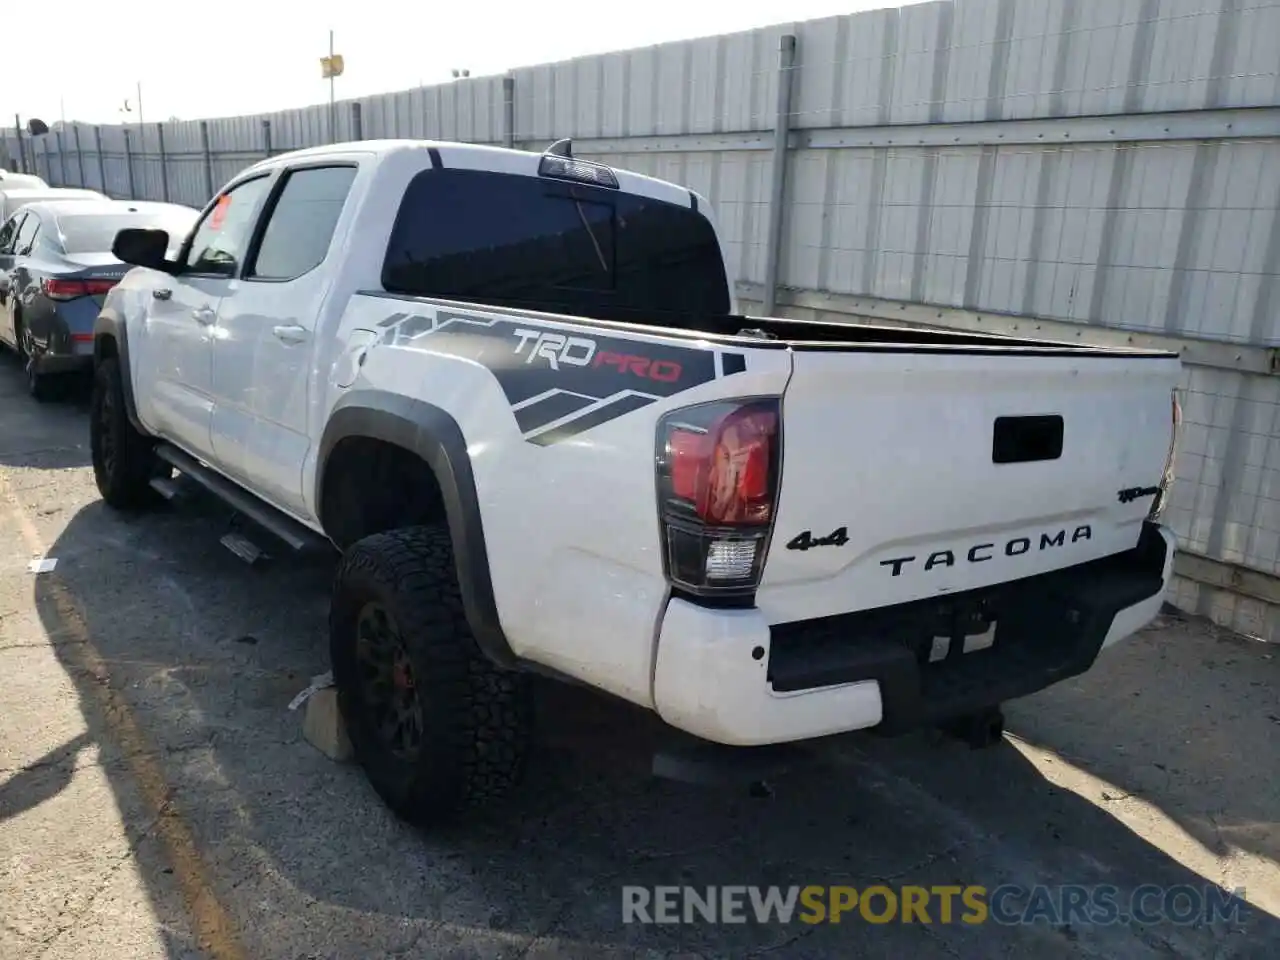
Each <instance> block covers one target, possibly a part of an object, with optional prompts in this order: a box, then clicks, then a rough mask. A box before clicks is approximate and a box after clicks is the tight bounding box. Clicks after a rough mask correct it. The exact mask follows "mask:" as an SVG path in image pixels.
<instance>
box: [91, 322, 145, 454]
mask: <svg viewBox="0 0 1280 960" xmlns="http://www.w3.org/2000/svg"><path fill="white" fill-rule="evenodd" d="M107 339H111V340H114V341H115V343H116V356H117V357H118V358H119V360H120V375H121V376H120V379H121V386H122V388H123V390H124V410H125V413H126V414H127V415H128V417H129V422H130V423H131V424H133V429H135V430H137V431H138V432H139V433H142V434H145V433H146V432H147V431H146V430H145V429H144V428H143V426H142V421H141V420H139V419H138V405H137V402H136V401H135V400H134V396H133V376H132V375H131V374H130V373H129V328H128V327H127V326H126V325H125V322H124V317H122V316H120V314H119V313H117V312H116V311H115V310H113V309H112V308H111V307H105V308H104V309H103V310H102V312H101V313H99V314H98V316H97V319H95V320H94V321H93V365H94V366H95V367H97V365H98V364H99V363H101V362H102V343H103V341H104V340H107Z"/></svg>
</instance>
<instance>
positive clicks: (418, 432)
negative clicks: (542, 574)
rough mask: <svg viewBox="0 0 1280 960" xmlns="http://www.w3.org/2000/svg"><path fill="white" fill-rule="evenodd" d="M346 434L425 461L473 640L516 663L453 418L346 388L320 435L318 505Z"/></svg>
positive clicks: (429, 407) (498, 658) (497, 659)
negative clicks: (332, 458) (434, 486)
mask: <svg viewBox="0 0 1280 960" xmlns="http://www.w3.org/2000/svg"><path fill="white" fill-rule="evenodd" d="M351 437H365V438H369V439H374V440H381V441H383V442H385V443H390V444H394V445H395V446H397V447H401V448H402V449H404V450H408V451H409V452H411V453H414V454H416V455H417V456H418V457H419V458H420V459H422V461H423V462H425V463H426V464H427V466H428V467H430V469H431V472H432V473H433V474H434V475H435V478H436V482H437V483H438V484H439V486H440V494H441V497H442V499H443V500H444V509H445V517H446V519H447V521H448V524H449V536H450V539H451V540H452V541H453V558H454V563H455V565H456V567H457V571H458V585H459V587H460V590H461V593H462V605H463V609H464V610H465V612H466V616H467V622H468V623H469V624H470V625H471V630H472V633H473V634H474V635H475V638H476V643H477V644H478V645H479V647H480V650H481V651H482V652H483V653H484V654H485V656H486V657H488V658H489V660H490V661H492V662H493V663H494V664H496V665H497V666H500V667H505V668H508V669H515V668H517V667H518V666H519V661H518V659H517V657H516V656H515V655H514V654H513V653H512V651H511V646H510V644H509V643H508V642H507V637H506V634H505V633H504V632H503V629H502V624H501V621H500V620H499V619H498V605H497V601H496V600H495V599H494V594H493V579H492V577H491V575H490V572H489V554H488V551H487V550H486V548H485V538H484V524H483V521H482V520H481V517H480V500H479V497H478V495H477V493H476V482H475V475H474V474H473V473H472V470H471V457H470V455H469V454H468V453H467V443H466V439H465V438H464V437H463V435H462V429H461V428H460V427H459V426H458V422H457V421H456V420H454V418H453V417H452V416H450V415H449V414H448V413H446V412H445V411H444V410H442V409H440V408H439V407H437V406H434V405H433V404H430V403H427V402H426V401H423V400H416V399H414V398H412V397H404V396H400V395H398V394H394V393H388V392H386V391H382V390H353V391H350V392H348V393H347V394H345V395H344V396H343V397H342V399H341V400H339V401H338V404H337V406H335V407H334V409H333V412H332V413H331V414H330V416H329V422H328V423H327V424H326V426H325V429H324V433H323V435H322V436H321V439H320V448H319V451H318V453H317V457H316V485H315V501H314V502H315V504H316V509H317V510H323V505H324V475H325V468H326V466H327V464H328V461H329V457H330V455H331V454H332V453H333V451H334V449H335V448H336V447H337V445H338V443H339V442H341V441H342V440H346V439H349V438H351Z"/></svg>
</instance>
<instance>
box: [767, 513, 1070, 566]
mask: <svg viewBox="0 0 1280 960" xmlns="http://www.w3.org/2000/svg"><path fill="white" fill-rule="evenodd" d="M801 536H802V537H803V536H806V534H801ZM799 539H800V537H797V538H796V540H793V541H792V543H795V542H796V541H797V540H799ZM1092 539H1093V528H1092V527H1090V526H1089V525H1088V524H1082V525H1080V526H1078V527H1076V528H1075V529H1074V530H1072V531H1071V542H1072V543H1077V542H1079V541H1081V540H1092ZM1032 542H1033V541H1032V538H1031V537H1014V538H1013V539H1012V540H1007V541H1005V542H1004V543H1002V544H995V543H975V544H974V545H973V546H972V547H970V548H969V549H968V550H967V551H965V552H964V553H963V554H962V555H963V557H964V559H965V561H966V562H968V563H982V562H984V561H986V560H990V559H991V558H992V557H993V556H994V555H995V552H996V551H999V552H1000V553H1003V554H1004V555H1005V556H1006V557H1020V556H1022V555H1023V554H1024V553H1029V552H1030V551H1031V545H1032ZM1039 542H1040V549H1041V550H1048V549H1050V548H1051V547H1061V546H1064V545H1065V544H1066V542H1067V531H1066V530H1059V531H1058V532H1057V533H1055V534H1052V535H1050V534H1048V533H1042V534H1040V540H1039ZM815 545H816V542H815ZM787 546H788V548H790V549H792V550H804V549H808V548H807V547H793V546H791V544H790V543H789V544H787ZM917 559H918V558H917V557H914V556H910V557H893V558H891V559H889V560H881V561H880V566H882V567H889V568H890V569H891V570H892V571H893V574H892V575H893V576H895V577H900V576H902V571H903V569H905V568H906V567H907V565H908V564H911V563H915V561H916V560H917ZM955 565H956V554H955V552H954V551H952V550H935V551H933V552H932V553H930V554H929V555H928V557H927V558H926V559H925V561H924V564H923V567H924V569H925V570H933V569H934V568H935V567H954V566H955Z"/></svg>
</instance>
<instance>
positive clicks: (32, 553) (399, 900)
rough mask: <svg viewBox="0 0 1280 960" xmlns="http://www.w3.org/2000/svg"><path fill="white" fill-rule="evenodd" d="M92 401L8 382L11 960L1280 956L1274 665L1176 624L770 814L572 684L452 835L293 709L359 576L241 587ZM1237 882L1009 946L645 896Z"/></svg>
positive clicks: (1, 838)
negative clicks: (646, 905) (152, 499)
mask: <svg viewBox="0 0 1280 960" xmlns="http://www.w3.org/2000/svg"><path fill="white" fill-rule="evenodd" d="M86 406H87V404H86V399H85V397H84V396H83V394H81V395H77V396H74V397H72V398H71V399H69V400H68V401H66V402H62V403H57V404H52V405H40V404H37V403H35V402H34V401H33V400H31V399H30V398H28V397H27V396H26V395H25V392H24V390H23V382H22V378H21V376H20V373H19V370H18V369H17V366H16V364H15V363H14V361H13V358H12V357H11V356H8V355H4V356H0V570H2V574H0V958H2V960H9V958H23V960H25V958H43V957H47V958H62V957H66V958H76V960H89V958H103V960H152V958H180V957H181V958H187V957H192V958H194V957H207V958H212V960H238V958H251V960H258V958H262V960H275V958H281V960H301V958H325V960H329V958H334V960H336V958H359V960H364V958H374V957H415V958H417V957H421V958H446V957H447V958H452V957H459V958H461V957H476V958H480V957H483V958H489V957H508V958H551V957H570V958H583V960H586V958H591V960H610V958H655V960H656V958H677V957H679V958H697V957H703V958H713V957H714V958H720V957H724V958H738V957H747V956H762V957H769V958H778V960H799V958H810V957H812V958H817V957H850V956H856V957H866V958H878V957H884V958H893V960H899V958H904V957H909V958H912V960H933V958H938V960H942V958H951V960H954V958H965V960H968V958H973V960H993V958H1001V957H1010V958H1022V957H1028V956H1030V957H1036V958H1049V960H1054V958H1082V957H1106V958H1116V960H1129V958H1134V960H1139V958H1153V960H1154V958H1167V957H1171V956H1175V957H1189V958H1204V960H1210V958H1212V960H1232V958H1237V960H1243V958H1250V960H1263V958H1275V957H1277V956H1280V919H1278V918H1280V776H1277V771H1280V656H1278V655H1277V654H1278V653H1280V650H1277V648H1276V647H1274V646H1268V645H1266V644H1262V643H1259V642H1257V641H1252V640H1248V639H1245V638H1240V637H1236V636H1233V635H1230V634H1228V633H1225V632H1223V631H1220V630H1218V629H1217V628H1214V627H1212V626H1211V625H1208V624H1206V623H1205V622H1203V621H1198V620H1194V619H1186V618H1181V617H1176V616H1170V617H1164V618H1162V619H1161V620H1160V621H1159V622H1158V623H1157V624H1156V625H1155V626H1154V627H1153V628H1151V629H1149V630H1147V631H1145V632H1144V633H1142V634H1141V635H1139V636H1137V637H1135V638H1133V639H1132V640H1130V641H1128V642H1127V643H1125V644H1123V645H1121V646H1120V647H1119V648H1117V649H1115V650H1113V651H1109V652H1108V653H1106V654H1105V655H1104V656H1103V658H1102V659H1101V660H1100V661H1099V663H1098V664H1097V665H1096V667H1095V668H1094V670H1093V671H1092V672H1091V673H1089V674H1088V675H1086V676H1084V677H1082V678H1078V679H1076V680H1073V681H1068V682H1066V683H1063V684H1061V685H1059V686H1057V687H1055V688H1053V689H1051V690H1048V691H1045V692H1043V693H1040V694H1038V695H1036V696H1033V697H1029V698H1026V699H1024V700H1021V701H1018V702H1016V703H1013V704H1010V705H1009V706H1008V709H1007V714H1008V723H1007V735H1006V738H1005V740H1004V741H1003V742H1002V743H1000V744H998V745H997V746H995V747H992V748H990V749H986V750H971V749H969V748H968V747H967V746H966V745H964V744H962V743H959V742H957V741H955V740H952V739H949V738H947V737H945V736H943V735H941V734H938V733H935V732H923V733H919V734H915V735H911V736H907V737H903V738H897V739H885V738H879V737H875V736H869V735H853V736H847V737H838V738H832V739H830V740H826V741H823V742H821V743H818V744H814V745H812V747H811V748H810V749H809V750H808V756H807V758H806V762H805V763H804V764H802V765H800V766H799V767H797V768H796V769H794V770H792V771H791V772H789V773H787V774H785V775H782V776H779V777H778V778H776V779H775V780H773V781H771V782H770V783H769V789H767V790H761V789H755V790H747V789H745V788H742V787H730V786H699V785H693V784H688V783H678V782H672V781H668V780H659V779H655V778H654V777H653V776H652V775H651V772H650V760H651V751H652V748H653V746H654V745H655V744H656V743H659V742H661V739H662V736H663V731H662V730H661V729H660V727H659V726H658V724H656V723H655V722H654V720H653V718H652V717H650V716H648V715H647V714H645V713H643V712H642V711H639V710H636V709H633V708H630V707H627V706H624V705H620V704H617V703H613V702H609V701H606V700H604V699H603V698H600V697H597V696H595V695H594V694H592V693H590V692H587V691H583V690H577V689H572V688H568V687H562V686H559V685H555V684H552V683H550V682H548V683H546V684H544V685H543V686H541V687H540V688H539V721H540V726H539V732H538V736H537V748H536V751H535V753H534V756H533V757H532V760H531V765H530V774H529V780H528V782H527V784H526V786H525V789H524V790H523V792H522V793H521V794H520V795H519V796H518V797H517V798H515V799H513V800H512V802H510V803H509V804H506V805H504V806H503V807H501V808H497V809H494V810H492V811H489V812H488V813H486V814H485V816H483V817H482V818H479V819H477V820H475V821H474V822H470V823H467V824H464V825H460V826H454V827H451V828H449V829H447V830H438V831H432V832H423V831H419V830H415V829H412V828H410V827H408V826H406V825H404V824H403V823H401V822H399V821H398V820H396V819H395V818H394V817H393V816H392V815H391V814H390V813H389V812H388V811H387V810H386V809H385V808H384V807H383V806H382V804H381V803H380V802H379V801H378V799H377V798H376V797H375V796H374V795H373V793H372V791H371V790H370V788H369V787H368V785H367V784H366V782H365V780H364V778H363V777H362V775H361V773H360V771H359V769H358V768H356V767H355V766H353V765H350V764H341V763H335V762H333V761H330V760H329V759H327V758H326V757H325V756H323V755H322V754H321V753H320V752H319V751H317V750H316V749H315V748H314V747H313V746H311V744H309V743H308V742H307V741H306V740H304V739H303V738H302V736H301V727H302V724H301V720H302V718H301V716H300V714H299V713H298V712H291V711H290V710H289V709H288V704H289V703H290V701H291V700H292V699H293V698H294V696H295V695H296V694H297V693H298V692H299V691H300V690H302V689H303V688H304V687H305V686H306V685H307V684H308V682H309V680H310V678H311V677H312V676H314V675H316V674H319V673H322V672H324V671H325V670H327V669H328V663H327V655H326V643H325V614H326V609H327V590H328V583H329V578H330V576H331V574H332V568H333V565H332V564H331V563H329V562H327V561H317V562H312V563H310V564H307V565H289V564H286V563H284V562H275V563H272V564H269V565H267V566H266V567H263V568H253V567H249V566H247V565H245V564H244V563H243V562H242V561H240V560H239V559H237V558H236V557H234V556H233V555H232V554H231V553H229V552H228V551H227V550H225V549H224V548H223V547H222V546H221V545H220V544H219V542H218V538H219V537H220V536H221V534H222V533H223V532H225V530H226V529H227V522H228V518H227V516H226V515H225V513H224V512H223V511H222V510H221V508H220V507H218V506H217V505H215V504H205V505H196V506H194V507H190V508H186V509H174V508H171V507H170V508H164V509H160V510H157V511H155V512H153V513H150V514H147V515H145V516H142V517H139V518H136V519H125V518H121V517H119V516H117V515H114V514H113V513H112V512H111V511H109V510H108V509H106V508H105V507H104V505H103V504H102V503H101V502H100V500H99V498H98V494H97V491H96V489H95V487H94V483H93V477H92V471H91V469H90V468H89V466H88V446H87V440H88V431H87V423H86ZM33 560H35V561H39V560H44V561H46V562H45V564H44V566H45V567H48V566H49V565H50V564H49V562H48V561H54V563H53V564H52V570H48V571H46V572H33V571H32V569H31V564H32V561H33ZM37 569H39V564H37ZM601 642H608V638H607V637H604V636H602V638H601ZM1207 884H1212V885H1217V886H1218V887H1221V888H1223V889H1225V890H1235V891H1242V892H1241V893H1240V896H1241V898H1242V904H1241V908H1240V910H1239V911H1238V912H1237V913H1236V914H1235V917H1234V919H1228V920H1223V921H1219V922H1214V923H1208V922H1200V921H1199V920H1196V919H1194V918H1192V917H1189V916H1187V917H1181V918H1178V917H1168V916H1166V917H1165V918H1164V919H1161V918H1160V917H1159V914H1158V911H1157V913H1156V914H1155V915H1153V916H1150V917H1148V918H1147V919H1150V920H1151V921H1152V922H1150V923H1140V922H1137V921H1135V920H1130V921H1129V922H1120V921H1118V920H1117V921H1115V922H1103V921H1105V919H1106V918H1102V919H1101V920H1099V917H1098V916H1097V915H1090V917H1089V918H1088V920H1087V922H1086V920H1082V916H1081V915H1079V914H1077V915H1075V916H1074V917H1072V916H1066V917H1062V916H1054V915H1053V911H1049V912H1048V913H1047V914H1045V913H1041V914H1039V915H1038V918H1036V917H1033V916H1031V915H1030V914H1028V913H1026V912H1025V909H1024V908H1025V905H1026V903H1027V902H1028V899H1026V898H1024V899H1019V895H1018V894H1017V893H1016V890H1015V893H1014V895H1012V896H1011V897H1010V898H1008V899H1006V901H1005V910H1004V913H1003V916H1004V918H1005V919H1003V920H998V919H997V918H995V917H994V916H988V918H987V920H986V922H984V923H968V922H964V921H963V920H962V919H960V917H959V912H958V911H957V913H956V915H955V916H953V917H952V920H951V922H944V920H943V918H942V917H941V916H940V915H939V913H938V912H937V910H936V903H937V901H936V900H935V901H934V903H935V910H934V912H933V913H932V914H931V916H930V918H929V922H924V921H923V920H922V919H921V918H920V917H919V916H915V917H913V918H911V922H906V920H905V919H904V917H903V913H902V911H899V913H898V914H897V915H895V916H893V917H892V918H891V919H889V920H888V922H875V919H874V918H875V915H876V914H877V912H879V914H880V917H881V919H884V916H885V915H884V913H883V909H881V908H877V910H873V911H871V914H872V916H871V918H868V917H867V916H865V915H863V914H861V913H860V912H859V911H858V910H857V909H854V910H852V911H850V912H849V913H847V914H846V915H845V916H843V917H842V919H841V922H840V923H830V922H823V923H804V922H800V921H799V920H798V919H796V918H795V917H793V919H792V922H790V923H778V922H770V923H764V924H760V923H756V922H747V923H709V922H706V921H705V920H701V919H698V918H697V917H696V916H695V917H693V918H692V919H693V922H689V923H684V922H676V923H638V922H633V923H625V922H623V902H624V887H644V888H648V889H649V890H650V891H652V890H653V888H655V887H658V886H677V887H679V886H689V887H692V888H695V889H696V890H698V891H705V890H706V888H707V887H708V886H713V887H716V888H722V887H728V886H733V885H745V886H759V887H767V886H770V885H777V886H778V887H780V888H781V889H782V892H783V893H784V894H785V892H786V890H787V888H790V887H806V886H811V885H813V886H818V887H824V888H830V887H840V888H849V889H846V892H845V893H844V894H843V895H844V896H846V897H848V896H850V895H851V891H857V892H859V895H861V893H865V892H866V891H867V889H868V888H869V887H871V886H874V885H882V886H884V887H887V888H888V889H889V891H890V892H891V893H893V895H894V896H895V897H901V896H905V894H903V888H904V887H906V886H912V887H924V888H927V889H928V890H933V891H936V890H937V889H938V888H944V887H951V886H958V887H968V886H974V885H976V886H981V887H984V888H985V889H986V890H987V891H988V894H990V893H991V892H992V891H995V890H997V889H1001V888H1003V889H1005V890H1006V892H1007V891H1008V890H1010V889H1015V888H1024V889H1025V890H1027V891H1032V890H1034V889H1035V888H1036V887H1037V885H1040V886H1042V887H1043V889H1044V890H1047V891H1049V892H1050V894H1051V895H1052V893H1053V891H1059V892H1061V889H1062V888H1063V885H1071V888H1072V889H1073V890H1076V889H1083V890H1085V891H1086V892H1087V893H1088V894H1089V895H1093V893H1095V892H1096V891H1098V890H1102V889H1109V890H1111V891H1112V893H1113V894H1114V895H1115V896H1117V897H1118V898H1119V902H1120V903H1122V904H1126V903H1129V902H1130V898H1131V895H1132V894H1133V892H1134V891H1139V890H1147V891H1148V892H1151V891H1154V898H1153V899H1149V900H1148V901H1147V902H1148V904H1149V905H1154V906H1156V907H1158V906H1159V905H1160V904H1161V903H1164V902H1166V899H1167V898H1166V896H1165V895H1166V894H1167V893H1168V892H1169V891H1170V890H1172V889H1174V888H1182V889H1190V890H1191V891H1203V890H1204V889H1205V887H1206V885H1207ZM1009 885H1013V887H1010V886H1009ZM828 893H829V891H827V892H826V893H824V894H823V895H824V896H826V895H827V894H828ZM654 895H655V896H657V894H656V893H655V894H654ZM1030 896H1032V894H1030V893H1028V897H1030ZM1188 896H1190V894H1188ZM655 902H656V901H655ZM878 902H879V903H880V904H881V905H883V904H885V903H888V900H887V899H882V900H881V901H878ZM1020 911H1022V912H1020ZM1191 912H1194V911H1191ZM1175 913H1176V911H1175ZM1019 916H1020V917H1022V918H1023V919H1025V920H1027V921H1028V922H1021V923H1012V922H1008V920H1009V919H1010V918H1012V917H1019ZM677 919H679V918H678V917H677Z"/></svg>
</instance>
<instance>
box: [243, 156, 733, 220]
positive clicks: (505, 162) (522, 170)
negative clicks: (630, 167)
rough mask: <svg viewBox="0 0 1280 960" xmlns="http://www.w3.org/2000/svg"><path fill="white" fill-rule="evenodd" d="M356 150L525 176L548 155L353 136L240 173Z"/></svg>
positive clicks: (638, 187)
mask: <svg viewBox="0 0 1280 960" xmlns="http://www.w3.org/2000/svg"><path fill="white" fill-rule="evenodd" d="M352 154H366V155H371V156H372V157H373V159H374V160H375V161H377V162H382V161H385V160H389V159H391V158H392V157H396V156H403V155H405V154H409V155H414V154H418V155H421V157H422V162H423V165H424V166H426V165H427V164H433V165H438V166H443V167H450V168H459V167H460V168H464V169H475V170H491V171H494V172H499V173H515V174H525V175H527V176H537V174H538V164H539V162H540V161H541V160H542V158H543V157H544V156H546V154H545V153H536V152H534V151H532V150H515V149H512V148H510V147H496V146H489V145H487V144H479V143H458V142H455V141H450V140H413V139H384V140H355V141H349V142H346V143H333V144H327V145H325V146H319V147H307V148H304V149H302V150H291V151H289V152H288V153H281V154H277V155H276V156H274V157H270V158H268V159H266V160H261V161H259V162H258V163H256V164H254V165H253V166H251V167H249V168H247V169H246V170H245V171H244V172H243V174H242V175H248V174H249V173H250V172H251V171H252V172H261V171H264V170H271V169H273V168H275V167H279V166H286V165H291V164H296V163H299V162H305V161H309V160H317V161H319V160H326V159H336V158H338V157H343V156H350V155H352ZM433 154H434V156H433ZM574 159H583V160H588V161H590V162H592V163H599V161H597V160H592V159H591V158H590V157H582V158H574ZM609 169H610V170H611V171H612V172H613V174H614V175H615V176H616V177H617V179H618V188H619V189H620V190H622V191H623V192H626V193H638V194H641V195H643V196H648V197H653V198H654V199H655V200H664V201H666V202H667V203H676V204H680V205H682V206H688V207H692V208H693V209H695V210H701V211H703V212H704V213H706V212H708V211H709V210H710V204H709V203H708V202H707V199H706V197H704V196H702V195H701V194H699V193H698V192H697V191H695V190H690V189H689V188H687V187H682V186H680V185H678V184H675V183H671V182H669V181H666V180H659V179H657V178H656V177H649V176H646V175H644V174H640V173H632V172H631V171H627V170H618V169H615V168H612V167H610V168H609Z"/></svg>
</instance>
